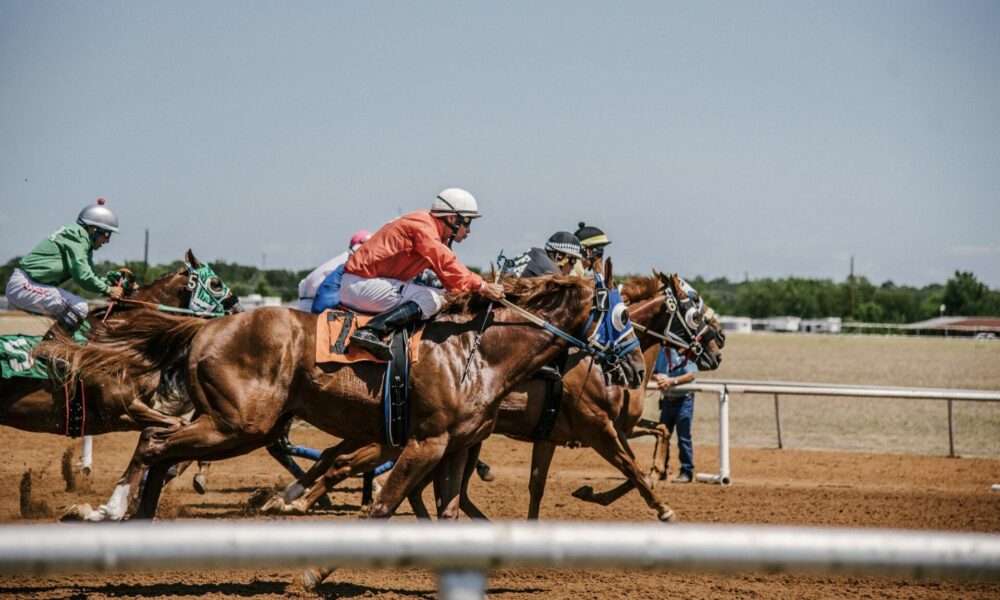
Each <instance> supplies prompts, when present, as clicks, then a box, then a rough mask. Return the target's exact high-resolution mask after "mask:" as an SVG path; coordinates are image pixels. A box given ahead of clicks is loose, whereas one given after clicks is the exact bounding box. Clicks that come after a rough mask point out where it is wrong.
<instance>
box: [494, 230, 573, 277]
mask: <svg viewBox="0 0 1000 600" xmlns="http://www.w3.org/2000/svg"><path fill="white" fill-rule="evenodd" d="M579 260H583V249H582V248H581V247H580V240H578V239H577V238H576V236H575V235H573V234H572V233H569V232H566V231H557V232H555V233H554V234H552V236H551V237H549V239H548V241H546V242H545V249H544V250H543V249H542V248H532V249H531V250H528V251H527V252H525V253H524V254H522V255H520V256H518V257H517V258H515V259H514V266H513V268H512V269H511V273H513V274H514V275H515V276H517V277H537V276H538V275H549V274H553V273H554V274H557V275H569V274H570V273H571V272H572V270H573V267H575V266H576V264H577V261H579Z"/></svg>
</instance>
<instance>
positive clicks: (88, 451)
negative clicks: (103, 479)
mask: <svg viewBox="0 0 1000 600" xmlns="http://www.w3.org/2000/svg"><path fill="white" fill-rule="evenodd" d="M93 464H94V436H92V435H85V436H83V453H82V455H81V456H80V462H79V463H78V466H79V467H80V471H81V472H82V473H83V474H84V475H90V472H91V471H92V470H93Z"/></svg>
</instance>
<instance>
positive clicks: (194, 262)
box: [184, 248, 204, 269]
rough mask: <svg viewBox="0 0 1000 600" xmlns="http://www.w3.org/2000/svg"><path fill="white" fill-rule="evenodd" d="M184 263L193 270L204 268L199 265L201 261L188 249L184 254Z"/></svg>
mask: <svg viewBox="0 0 1000 600" xmlns="http://www.w3.org/2000/svg"><path fill="white" fill-rule="evenodd" d="M184 262H186V263H187V264H189V265H191V266H192V267H194V268H195V269H200V268H201V267H202V266H204V265H202V264H201V261H199V260H198V259H197V258H196V257H195V255H194V252H192V251H191V249H190V248H188V249H187V252H185V253H184Z"/></svg>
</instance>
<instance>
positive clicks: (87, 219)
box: [76, 198, 118, 233]
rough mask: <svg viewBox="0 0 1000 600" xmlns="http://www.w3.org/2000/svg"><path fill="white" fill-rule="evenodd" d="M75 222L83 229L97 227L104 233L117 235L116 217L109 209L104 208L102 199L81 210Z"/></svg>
mask: <svg viewBox="0 0 1000 600" xmlns="http://www.w3.org/2000/svg"><path fill="white" fill-rule="evenodd" d="M76 222H77V223H79V224H80V225H83V226H84V227H99V228H101V229H104V230H105V231H110V232H112V233H118V217H116V216H115V213H113V212H111V209H110V208H108V207H106V206H104V198H98V199H97V204H92V205H90V206H88V207H87V208H84V209H83V210H81V211H80V216H79V217H77V218H76Z"/></svg>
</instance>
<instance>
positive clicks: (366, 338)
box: [350, 328, 392, 360]
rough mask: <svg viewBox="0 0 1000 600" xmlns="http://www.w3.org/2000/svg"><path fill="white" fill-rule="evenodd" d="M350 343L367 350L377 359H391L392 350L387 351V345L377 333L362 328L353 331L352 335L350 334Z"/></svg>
mask: <svg viewBox="0 0 1000 600" xmlns="http://www.w3.org/2000/svg"><path fill="white" fill-rule="evenodd" d="M350 345H354V346H357V347H359V348H362V349H364V350H367V351H368V352H370V353H371V355H372V356H374V357H375V358H377V359H379V360H391V359H392V352H390V351H389V346H388V345H387V344H386V343H385V342H383V341H382V340H380V339H379V338H378V336H377V335H375V334H374V333H372V332H371V331H366V330H365V329H364V328H362V329H359V330H357V331H355V332H354V335H352V336H351V344H350Z"/></svg>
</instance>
